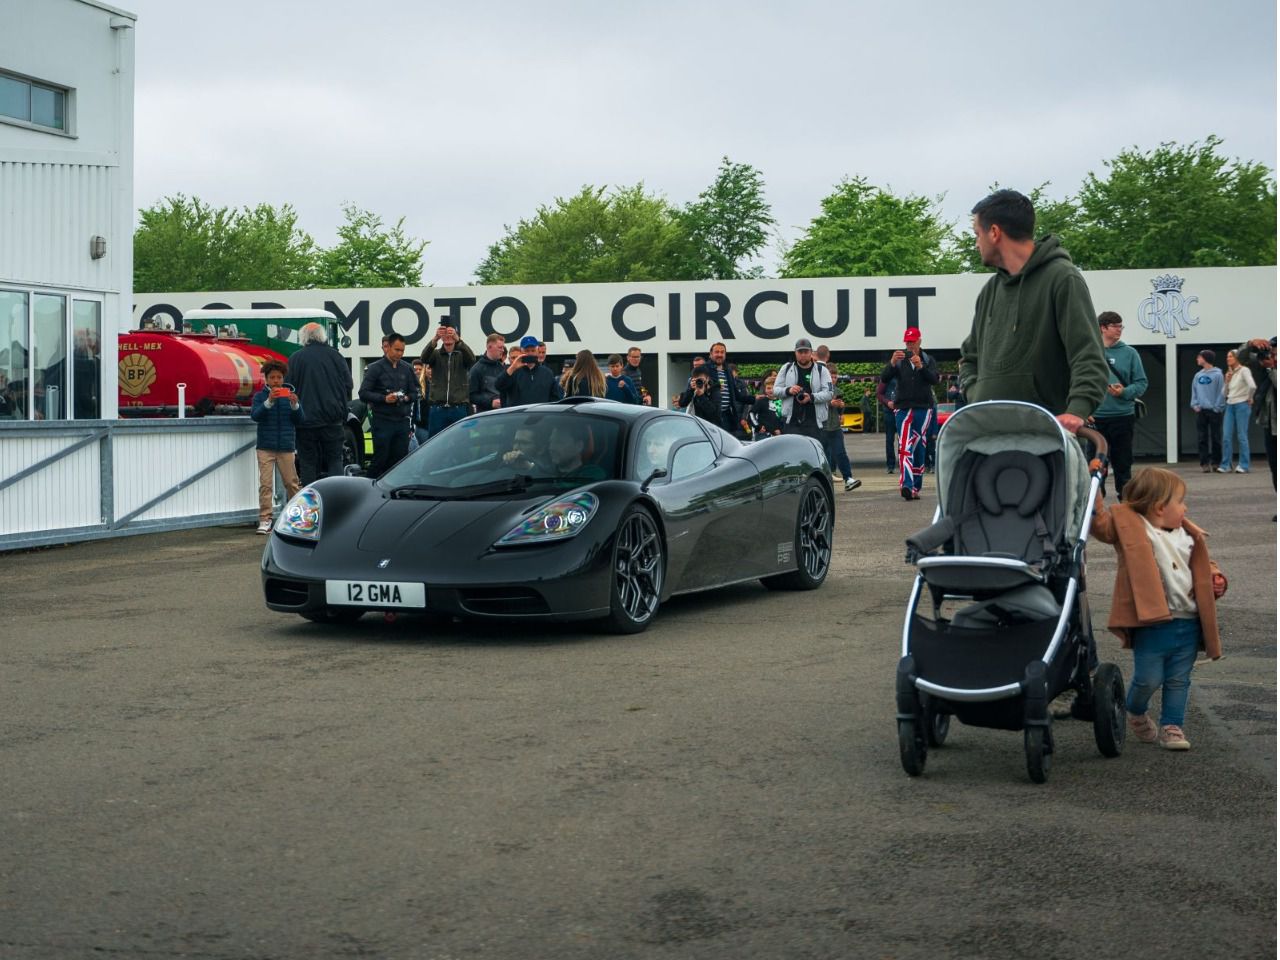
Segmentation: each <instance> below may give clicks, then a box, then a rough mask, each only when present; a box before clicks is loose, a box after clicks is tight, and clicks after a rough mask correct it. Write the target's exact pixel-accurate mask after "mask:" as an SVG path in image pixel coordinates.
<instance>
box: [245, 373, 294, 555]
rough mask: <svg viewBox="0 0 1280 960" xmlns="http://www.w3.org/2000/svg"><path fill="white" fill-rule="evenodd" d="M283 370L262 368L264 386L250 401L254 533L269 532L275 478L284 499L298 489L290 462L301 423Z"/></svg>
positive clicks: (292, 464)
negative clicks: (255, 509) (254, 462)
mask: <svg viewBox="0 0 1280 960" xmlns="http://www.w3.org/2000/svg"><path fill="white" fill-rule="evenodd" d="M286 369H287V368H286V367H285V365H284V364H283V363H281V362H280V361H279V360H268V361H267V362H266V363H264V364H263V365H262V376H263V379H264V380H265V381H266V384H265V386H263V388H262V389H261V390H259V391H258V392H257V394H256V395H255V396H254V398H253V406H252V407H251V408H250V410H249V419H251V420H252V421H254V423H256V424H257V425H258V441H257V448H258V449H257V454H258V533H260V534H262V535H263V536H265V535H266V534H268V533H270V532H271V505H272V500H273V499H274V494H275V475H276V473H277V472H278V473H279V474H280V482H281V483H283V484H284V491H285V498H286V499H288V498H290V497H292V496H293V495H294V494H295V493H297V492H298V491H299V490H301V489H302V483H301V481H299V480H298V470H297V466H296V465H295V463H294V448H295V447H296V446H297V427H298V424H300V423H302V401H300V400H299V399H298V395H297V394H296V393H294V391H293V387H291V386H289V384H287V383H285V382H284V375H285V370H286Z"/></svg>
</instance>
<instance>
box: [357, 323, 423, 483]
mask: <svg viewBox="0 0 1280 960" xmlns="http://www.w3.org/2000/svg"><path fill="white" fill-rule="evenodd" d="M403 358H404V337H402V336H400V334H398V333H388V334H387V335H386V336H385V337H383V338H382V359H381V360H375V361H374V362H373V363H371V364H369V366H368V367H366V368H365V371H364V379H363V380H362V381H361V382H360V399H361V400H363V401H364V402H365V403H367V404H368V405H369V412H370V421H371V423H370V432H371V433H372V434H373V463H371V464H370V465H369V476H371V477H373V478H375V479H376V478H378V477H380V476H382V475H383V474H384V473H386V472H387V471H388V470H390V469H391V468H392V467H393V466H395V465H396V464H397V463H399V462H400V461H401V460H403V459H404V456H405V454H407V453H408V452H409V432H410V431H411V430H412V429H413V427H412V424H411V422H410V417H409V415H410V413H412V411H413V406H414V401H416V400H417V399H418V397H419V396H420V393H419V391H418V378H417V377H415V376H414V375H413V367H412V366H411V365H410V364H407V363H402V362H401V360H402V359H403Z"/></svg>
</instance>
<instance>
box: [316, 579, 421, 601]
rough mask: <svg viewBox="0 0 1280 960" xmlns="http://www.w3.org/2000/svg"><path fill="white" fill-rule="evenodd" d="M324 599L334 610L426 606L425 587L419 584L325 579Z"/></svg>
mask: <svg viewBox="0 0 1280 960" xmlns="http://www.w3.org/2000/svg"><path fill="white" fill-rule="evenodd" d="M324 600H325V603H327V604H329V605H330V606H333V607H378V608H382V607H425V606H426V605H427V588H426V586H424V585H423V584H421V583H387V582H383V581H379V580H326V581H325V582H324Z"/></svg>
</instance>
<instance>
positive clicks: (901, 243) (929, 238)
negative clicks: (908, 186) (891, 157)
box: [782, 177, 962, 277]
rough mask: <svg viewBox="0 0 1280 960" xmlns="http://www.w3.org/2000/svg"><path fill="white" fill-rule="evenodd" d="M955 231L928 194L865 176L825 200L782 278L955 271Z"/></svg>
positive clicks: (786, 257)
mask: <svg viewBox="0 0 1280 960" xmlns="http://www.w3.org/2000/svg"><path fill="white" fill-rule="evenodd" d="M961 266H962V263H961V261H960V259H959V256H958V254H957V252H956V250H955V234H954V230H953V227H952V225H951V224H950V223H948V222H947V221H945V220H943V219H942V217H941V214H940V213H939V211H938V201H936V200H930V199H929V198H927V197H920V196H914V195H911V196H906V197H899V196H896V195H894V194H892V193H889V192H888V191H885V190H882V189H880V188H879V187H875V186H872V185H871V184H869V183H867V181H866V179H865V178H863V177H855V178H853V179H852V180H849V179H846V180H843V181H841V182H840V184H839V185H838V186H837V187H836V189H835V191H834V192H833V193H831V194H830V195H829V196H827V197H824V198H823V200H822V212H821V213H820V214H818V216H816V217H814V219H813V221H812V222H811V223H810V224H809V228H808V229H807V230H806V231H805V234H804V236H802V237H801V238H800V239H799V240H797V241H796V242H795V243H794V244H792V245H791V247H790V249H788V250H787V251H786V252H785V254H784V256H783V262H782V275H783V276H784V277H876V276H908V275H911V274H931V273H955V272H957V271H958V270H959V269H960V268H961Z"/></svg>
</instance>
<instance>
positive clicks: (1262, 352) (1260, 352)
mask: <svg viewBox="0 0 1280 960" xmlns="http://www.w3.org/2000/svg"><path fill="white" fill-rule="evenodd" d="M1275 347H1276V338H1275V337H1272V338H1271V340H1270V341H1269V342H1268V343H1266V344H1265V345H1262V346H1259V347H1258V348H1257V349H1256V350H1254V355H1255V356H1256V357H1257V358H1258V359H1259V360H1270V359H1271V358H1272V357H1273V356H1275V352H1276V350H1275Z"/></svg>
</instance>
